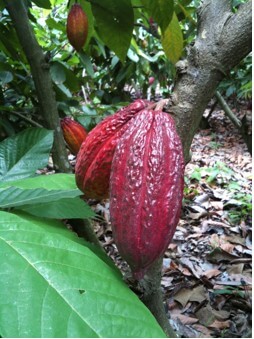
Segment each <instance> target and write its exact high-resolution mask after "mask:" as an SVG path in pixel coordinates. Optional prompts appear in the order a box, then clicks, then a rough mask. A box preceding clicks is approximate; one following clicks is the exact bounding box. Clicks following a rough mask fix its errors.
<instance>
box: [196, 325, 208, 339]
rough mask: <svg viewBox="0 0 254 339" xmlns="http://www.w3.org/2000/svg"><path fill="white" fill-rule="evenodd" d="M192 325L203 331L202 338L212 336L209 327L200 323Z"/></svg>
mask: <svg viewBox="0 0 254 339" xmlns="http://www.w3.org/2000/svg"><path fill="white" fill-rule="evenodd" d="M192 327H193V328H194V329H195V330H197V331H199V332H201V333H202V335H200V338H212V335H211V330H209V329H208V328H207V327H205V326H202V325H200V324H193V325H192Z"/></svg>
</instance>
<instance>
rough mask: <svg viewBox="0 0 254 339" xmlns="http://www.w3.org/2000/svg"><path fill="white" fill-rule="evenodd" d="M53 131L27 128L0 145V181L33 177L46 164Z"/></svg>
mask: <svg viewBox="0 0 254 339" xmlns="http://www.w3.org/2000/svg"><path fill="white" fill-rule="evenodd" d="M52 144H53V131H48V130H46V129H44V128H28V129H26V130H24V131H22V132H21V133H19V134H16V135H15V136H12V137H9V138H7V139H5V140H4V141H2V142H1V143H0V180H1V181H11V180H17V179H22V178H27V177H31V176H33V175H35V171H36V170H37V169H38V168H43V167H44V166H46V165H47V163H48V158H49V152H50V150H51V147H52Z"/></svg>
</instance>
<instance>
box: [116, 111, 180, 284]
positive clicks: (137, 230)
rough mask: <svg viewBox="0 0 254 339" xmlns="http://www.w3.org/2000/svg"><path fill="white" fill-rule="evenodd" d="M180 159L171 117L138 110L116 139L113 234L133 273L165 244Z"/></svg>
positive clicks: (176, 213)
mask: <svg viewBox="0 0 254 339" xmlns="http://www.w3.org/2000/svg"><path fill="white" fill-rule="evenodd" d="M183 178H184V160H183V151H182V145H181V141H180V138H179V136H178V134H177V132H176V128H175V123H174V120H173V118H172V117H171V116H170V115H169V114H167V113H164V112H161V111H153V110H146V109H145V110H143V111H142V112H140V113H139V114H137V116H136V117H135V118H134V119H133V120H132V121H131V123H130V124H129V126H128V129H127V130H126V132H125V133H124V134H123V135H122V137H121V138H120V139H119V141H118V144H117V147H116V150H115V153H114V158H113V161H112V168H111V177H110V217H111V223H112V230H113V236H114V240H115V242H116V245H117V248H118V250H119V253H120V254H121V256H122V258H123V259H125V260H126V261H127V263H128V264H129V266H130V267H131V270H132V272H133V275H134V277H135V278H137V279H140V278H142V277H143V275H144V273H145V272H146V270H147V268H149V267H150V265H151V264H152V263H153V262H154V261H155V260H157V259H158V258H160V257H161V256H162V255H163V253H164V252H165V250H166V248H167V247H168V245H169V243H170V241H171V239H172V237H173V235H174V232H175V229H176V226H177V223H178V221H179V217H180V212H181V205H182V197H183V183H184V181H183Z"/></svg>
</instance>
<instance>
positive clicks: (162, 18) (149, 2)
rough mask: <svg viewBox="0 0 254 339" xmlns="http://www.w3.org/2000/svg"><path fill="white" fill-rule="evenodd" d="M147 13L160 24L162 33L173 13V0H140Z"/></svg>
mask: <svg viewBox="0 0 254 339" xmlns="http://www.w3.org/2000/svg"><path fill="white" fill-rule="evenodd" d="M142 3H143V5H144V7H145V9H146V11H147V13H148V14H149V15H150V16H151V17H152V18H153V20H154V21H155V22H157V23H158V25H159V26H160V28H161V30H162V33H164V32H165V30H166V28H167V27H168V25H169V23H170V21H171V19H172V17H173V13H174V1H173V0H142Z"/></svg>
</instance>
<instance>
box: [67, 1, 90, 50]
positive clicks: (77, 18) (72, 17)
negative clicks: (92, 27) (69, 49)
mask: <svg viewBox="0 0 254 339" xmlns="http://www.w3.org/2000/svg"><path fill="white" fill-rule="evenodd" d="M66 32H67V37H68V40H69V42H70V44H71V45H72V46H73V47H74V48H75V50H76V51H78V52H79V51H80V50H81V49H82V47H83V46H84V45H85V42H86V39H87V34H88V19H87V15H86V13H85V12H84V10H83V8H82V7H81V5H80V4H78V3H75V4H73V5H72V7H71V10H70V12H69V14H68V17H67V28H66Z"/></svg>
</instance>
